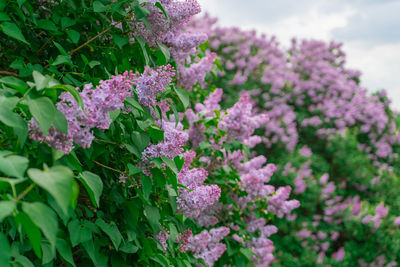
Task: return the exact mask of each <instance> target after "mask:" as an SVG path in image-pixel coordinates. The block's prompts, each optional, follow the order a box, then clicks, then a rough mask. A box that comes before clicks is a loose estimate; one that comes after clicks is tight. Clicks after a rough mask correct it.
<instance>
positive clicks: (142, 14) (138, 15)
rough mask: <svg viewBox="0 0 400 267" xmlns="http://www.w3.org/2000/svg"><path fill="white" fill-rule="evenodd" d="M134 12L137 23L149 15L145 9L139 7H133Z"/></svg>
mask: <svg viewBox="0 0 400 267" xmlns="http://www.w3.org/2000/svg"><path fill="white" fill-rule="evenodd" d="M134 10H135V17H136V20H137V21H138V20H140V19H141V18H144V17H146V16H147V15H149V14H150V11H149V10H148V9H147V8H145V7H141V6H139V5H135V7H134Z"/></svg>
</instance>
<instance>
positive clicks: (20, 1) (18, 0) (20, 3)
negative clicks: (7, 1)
mask: <svg viewBox="0 0 400 267" xmlns="http://www.w3.org/2000/svg"><path fill="white" fill-rule="evenodd" d="M25 2H26V0H17V3H18V6H19V7H21V6H22V5H23V4H24V3H25Z"/></svg>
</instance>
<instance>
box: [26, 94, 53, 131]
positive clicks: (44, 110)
mask: <svg viewBox="0 0 400 267" xmlns="http://www.w3.org/2000/svg"><path fill="white" fill-rule="evenodd" d="M28 107H29V111H30V112H31V113H32V116H33V117H34V118H35V120H36V122H37V123H38V124H39V126H40V128H41V129H42V131H43V133H44V134H45V135H47V131H48V130H49V129H50V127H51V125H52V124H53V122H54V120H55V118H56V107H55V106H54V104H53V102H51V100H50V98H48V97H39V98H36V99H29V101H28Z"/></svg>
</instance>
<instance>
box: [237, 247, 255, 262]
mask: <svg viewBox="0 0 400 267" xmlns="http://www.w3.org/2000/svg"><path fill="white" fill-rule="evenodd" d="M240 252H241V253H242V254H243V255H244V256H246V258H247V259H248V260H249V261H251V256H252V255H253V252H252V251H251V250H250V249H249V248H240Z"/></svg>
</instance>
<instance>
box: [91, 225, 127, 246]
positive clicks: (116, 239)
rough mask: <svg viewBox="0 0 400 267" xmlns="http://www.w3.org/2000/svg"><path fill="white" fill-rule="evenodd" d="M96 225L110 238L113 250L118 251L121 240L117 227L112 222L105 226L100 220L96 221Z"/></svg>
mask: <svg viewBox="0 0 400 267" xmlns="http://www.w3.org/2000/svg"><path fill="white" fill-rule="evenodd" d="M96 225H97V226H99V227H100V229H101V230H102V231H103V232H104V233H106V234H107V235H108V236H109V237H110V239H111V241H112V243H113V244H114V247H115V249H116V250H118V248H119V245H120V244H121V242H122V239H123V238H122V235H121V233H120V232H119V230H118V227H117V225H116V224H115V223H114V222H111V223H109V224H107V223H106V222H105V221H103V220H102V219H100V218H99V219H97V221H96Z"/></svg>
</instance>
